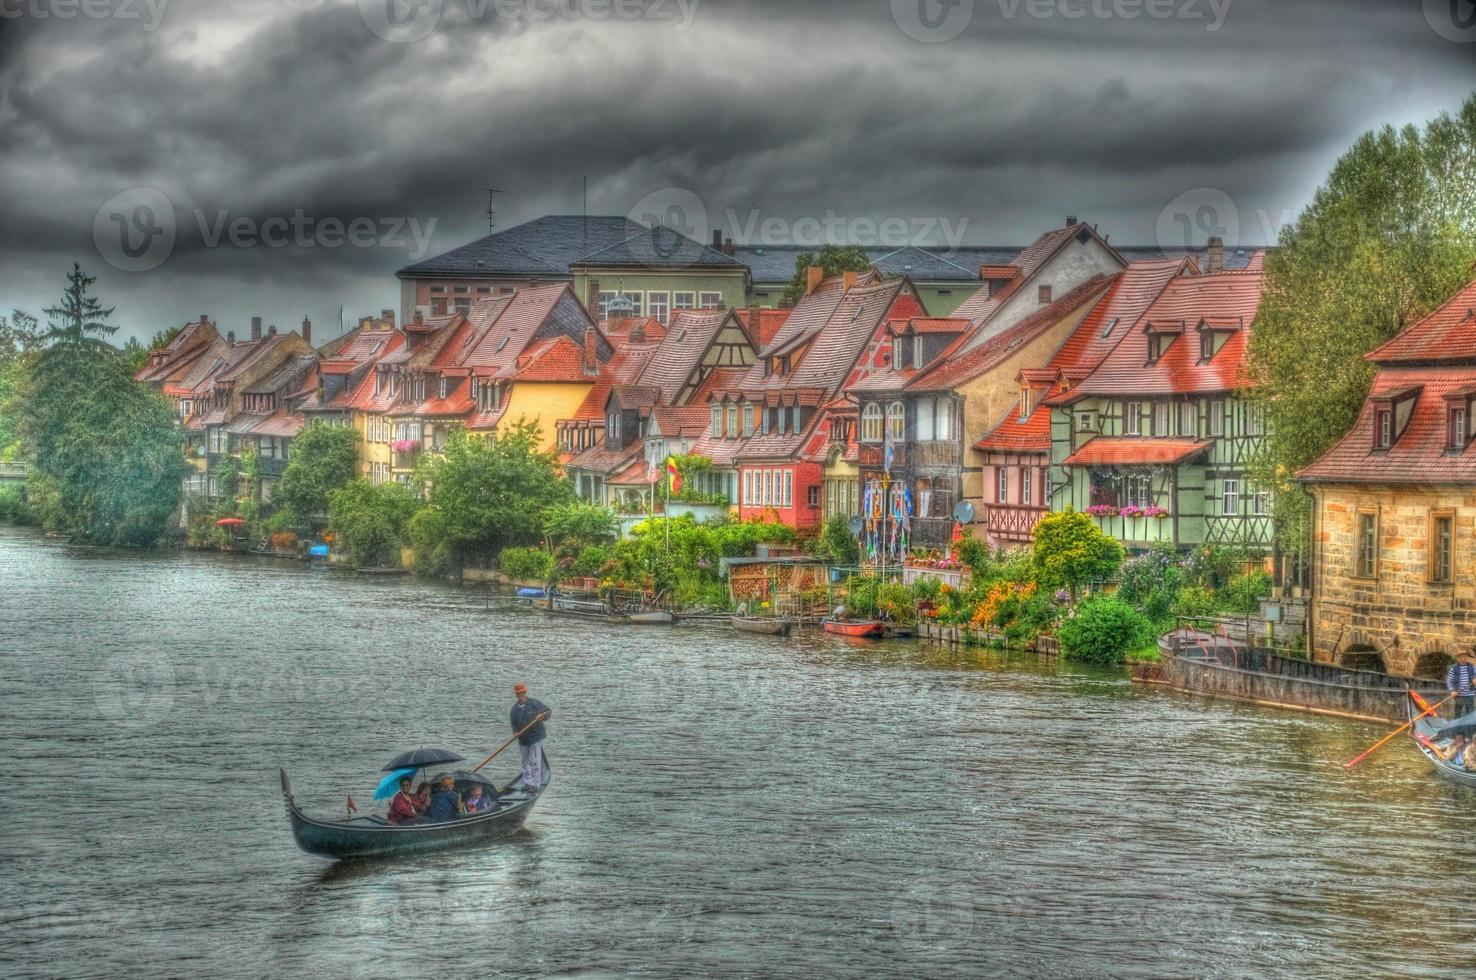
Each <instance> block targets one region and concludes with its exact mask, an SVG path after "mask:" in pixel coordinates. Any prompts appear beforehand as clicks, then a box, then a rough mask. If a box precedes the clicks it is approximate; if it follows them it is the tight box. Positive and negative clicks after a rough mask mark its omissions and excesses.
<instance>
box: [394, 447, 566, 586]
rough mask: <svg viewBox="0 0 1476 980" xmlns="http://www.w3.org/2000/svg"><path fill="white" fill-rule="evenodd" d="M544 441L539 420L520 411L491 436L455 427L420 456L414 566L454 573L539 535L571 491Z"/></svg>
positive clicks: (413, 532) (412, 530) (413, 528)
mask: <svg viewBox="0 0 1476 980" xmlns="http://www.w3.org/2000/svg"><path fill="white" fill-rule="evenodd" d="M542 441H543V439H542V435H541V433H540V430H539V428H538V424H537V423H536V422H530V421H528V420H527V419H520V420H519V421H518V422H517V423H516V424H514V425H513V426H511V427H510V428H509V429H508V430H507V431H505V432H502V433H501V434H500V435H499V436H498V437H497V438H496V439H492V440H484V439H480V438H477V437H475V436H469V435H467V434H465V433H462V432H458V433H456V434H454V435H453V436H452V438H451V440H450V442H448V443H447V444H446V448H445V452H444V453H442V454H439V455H427V456H422V458H421V460H420V463H419V465H418V466H417V468H416V481H417V482H418V483H419V484H420V485H421V486H422V487H424V488H426V490H427V497H428V503H429V506H427V507H426V508H425V510H423V511H421V513H419V514H417V515H416V517H415V520H413V521H412V522H411V525H410V534H411V539H412V541H413V543H414V545H415V552H416V555H415V557H416V564H417V567H418V568H420V569H421V570H422V571H424V572H432V573H442V574H446V573H452V574H454V573H455V572H458V571H459V570H460V569H462V568H465V567H466V566H467V565H470V564H473V563H477V564H484V563H486V562H488V561H489V560H490V559H491V558H492V557H493V556H495V555H496V554H497V553H498V552H500V551H501V550H502V549H503V548H505V547H508V546H509V545H528V544H534V543H536V542H537V541H538V540H539V539H540V538H541V537H542V536H543V520H544V517H545V515H546V514H547V513H548V512H549V511H550V510H551V509H552V508H555V507H558V506H561V505H565V504H569V503H572V502H573V501H574V491H573V490H572V489H571V488H570V486H569V482H568V481H567V480H565V479H564V477H563V474H562V473H561V472H560V470H559V464H558V457H557V456H555V455H554V454H553V453H550V452H544V451H543V450H541V449H540V448H539V446H540V445H541V443H542Z"/></svg>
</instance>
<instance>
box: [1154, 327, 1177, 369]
mask: <svg viewBox="0 0 1476 980" xmlns="http://www.w3.org/2000/svg"><path fill="white" fill-rule="evenodd" d="M1173 345H1174V335H1173V334H1171V333H1154V334H1149V335H1148V363H1150V364H1151V363H1153V362H1154V361H1156V360H1158V359H1159V358H1161V357H1163V355H1164V354H1167V353H1168V349H1169V348H1170V347H1172V346H1173Z"/></svg>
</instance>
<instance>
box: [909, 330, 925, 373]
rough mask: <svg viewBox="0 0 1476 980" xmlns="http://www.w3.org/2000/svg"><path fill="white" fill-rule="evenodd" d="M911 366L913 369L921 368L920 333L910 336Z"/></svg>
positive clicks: (921, 346) (921, 347) (921, 342)
mask: <svg viewBox="0 0 1476 980" xmlns="http://www.w3.org/2000/svg"><path fill="white" fill-rule="evenodd" d="M912 366H913V367H915V368H920V367H922V366H923V339H922V334H920V333H919V334H913V335H912Z"/></svg>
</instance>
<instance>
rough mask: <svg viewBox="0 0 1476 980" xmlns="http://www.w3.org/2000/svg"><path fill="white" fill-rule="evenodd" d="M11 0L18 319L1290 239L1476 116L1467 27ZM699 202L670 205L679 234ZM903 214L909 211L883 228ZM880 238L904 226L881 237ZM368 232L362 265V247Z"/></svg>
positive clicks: (167, 316) (992, 13)
mask: <svg viewBox="0 0 1476 980" xmlns="http://www.w3.org/2000/svg"><path fill="white" fill-rule="evenodd" d="M1451 11H1452V4H1451V0H1425V2H1420V0H1409V2H1388V0H1369V2H1365V3H1356V2H1318V0H1296V2H1289V0H1214V2H1213V3H1211V0H846V2H841V0H836V2H830V0H753V2H743V0H725V2H719V0H232V2H230V3H224V2H206V0H0V202H3V227H0V262H3V272H4V277H3V283H4V285H3V290H0V309H4V310H7V311H8V310H9V309H10V308H11V307H15V306H19V307H21V308H23V309H28V310H31V311H32V312H36V313H38V314H39V312H40V308H41V307H42V306H45V305H48V304H49V303H50V302H51V301H52V300H53V299H54V298H55V297H56V295H57V294H58V293H59V292H60V289H61V286H62V282H63V278H64V274H65V272H66V270H67V269H68V268H69V267H70V263H71V262H72V261H73V260H74V259H75V260H77V261H80V262H81V263H82V264H83V266H84V267H86V268H87V269H89V270H91V271H92V272H94V273H96V274H97V275H98V276H99V283H98V286H97V289H98V291H99V293H100V294H101V295H102V297H103V298H104V299H105V300H106V301H107V302H109V303H112V304H116V306H117V308H118V309H117V314H116V319H117V321H118V322H119V323H120V324H121V325H122V326H123V327H124V332H125V333H131V334H138V335H147V334H150V333H152V332H153V331H155V330H157V329H160V328H162V327H167V326H170V325H176V324H180V323H183V322H185V321H186V320H189V319H193V318H194V317H195V316H196V315H197V314H199V313H201V312H208V313H211V314H212V315H213V316H214V317H215V318H216V319H217V320H218V321H219V322H221V323H222V324H224V325H226V326H228V327H236V328H238V329H244V328H245V324H246V323H247V321H248V318H249V317H250V316H252V315H253V314H259V315H262V316H264V317H266V318H267V320H268V322H275V323H278V324H280V325H281V326H283V327H284V328H286V327H290V326H293V325H295V324H296V323H297V322H298V321H299V320H300V319H301V318H302V316H303V315H304V314H308V315H310V316H311V317H312V318H313V320H314V322H315V323H316V324H319V325H321V326H320V327H319V329H318V330H317V332H316V337H315V339H317V340H319V342H321V341H322V340H325V339H327V338H328V337H329V336H331V335H332V333H333V327H332V325H333V324H334V323H335V321H336V319H337V316H338V308H339V306H340V305H342V306H343V307H344V308H345V310H346V317H347V318H349V319H352V318H353V317H355V316H357V315H360V314H362V313H366V312H370V311H375V310H378V309H380V308H381V307H393V306H398V288H397V284H396V281H395V279H394V276H393V273H394V271H395V270H396V269H397V268H399V267H401V266H403V265H405V264H407V263H409V262H410V261H412V260H415V259H418V258H423V257H427V256H428V255H431V254H435V253H436V252H439V251H444V250H446V249H448V248H452V247H455V246H457V245H460V244H462V243H464V242H466V241H468V240H470V239H472V238H475V237H478V236H480V235H481V234H485V233H486V230H487V219H486V216H485V214H484V210H485V207H486V201H487V194H486V191H485V188H488V187H495V188H498V189H500V190H501V191H502V193H501V194H500V195H498V196H497V199H496V200H497V225H498V226H499V227H508V226H510V225H512V224H515V223H518V222H520V221H522V220H526V219H528V218H532V217H536V216H538V215H540V214H545V213H550V212H559V213H579V212H580V210H581V208H583V207H584V198H583V195H584V187H585V182H586V180H587V182H588V206H589V210H590V212H591V213H605V214H623V213H633V214H635V215H636V216H642V215H645V214H651V213H662V214H679V215H680V216H681V218H682V219H683V220H685V221H686V222H687V223H689V224H690V225H692V226H693V227H696V226H698V225H702V226H711V225H715V224H718V223H721V224H723V225H724V227H725V231H726V232H727V233H728V234H729V235H731V236H733V237H735V238H738V239H739V240H744V239H748V240H764V241H771V242H778V241H782V240H785V239H786V238H797V239H799V240H801V241H803V242H806V243H808V242H809V241H811V240H813V239H814V238H815V237H817V236H827V235H829V236H835V235H838V236H840V237H849V238H853V239H859V240H861V241H862V242H863V243H865V244H871V243H873V242H876V243H888V242H894V241H897V240H899V239H901V240H931V241H935V242H943V241H948V240H962V241H965V242H968V243H972V244H1024V243H1027V242H1029V241H1030V240H1031V239H1033V238H1034V237H1035V236H1036V235H1037V234H1039V233H1040V232H1041V231H1043V230H1045V229H1047V228H1049V227H1052V226H1054V225H1057V224H1059V223H1060V222H1061V221H1062V220H1063V218H1064V217H1065V216H1066V215H1067V214H1075V215H1080V216H1081V217H1082V218H1084V219H1086V220H1089V221H1092V222H1095V223H1097V224H1098V225H1099V227H1100V228H1101V229H1102V231H1104V232H1106V233H1109V234H1110V235H1111V237H1112V240H1113V241H1114V242H1117V243H1128V244H1136V243H1144V244H1151V243H1153V242H1155V241H1162V240H1164V239H1165V238H1168V239H1169V240H1170V241H1171V240H1172V239H1173V238H1175V237H1176V236H1182V235H1183V234H1184V233H1186V231H1187V232H1188V233H1190V234H1192V235H1195V236H1197V237H1198V236H1202V234H1204V233H1206V229H1207V228H1209V227H1213V228H1215V229H1218V230H1222V231H1224V230H1228V231H1229V232H1230V238H1231V239H1232V240H1233V241H1238V242H1239V243H1242V244H1256V243H1260V242H1263V241H1266V240H1267V239H1268V238H1274V236H1275V231H1276V227H1277V226H1278V225H1279V224H1280V223H1283V222H1285V221H1287V220H1289V219H1290V218H1291V217H1292V216H1294V215H1295V214H1296V212H1297V211H1298V210H1299V209H1300V208H1301V207H1302V206H1303V205H1304V204H1305V203H1306V201H1307V200H1308V199H1309V197H1310V195H1311V193H1312V191H1313V190H1314V189H1315V188H1316V186H1317V184H1318V183H1319V182H1320V180H1321V179H1322V176H1323V175H1324V174H1325V173H1326V171H1327V169H1328V167H1329V166H1330V165H1331V163H1332V162H1333V160H1334V159H1336V157H1337V156H1338V154H1339V153H1340V152H1341V151H1342V150H1343V149H1345V148H1346V147H1347V145H1348V144H1349V143H1350V142H1351V141H1352V140H1353V139H1355V138H1356V137H1357V136H1358V135H1359V134H1360V133H1361V132H1363V131H1365V130H1368V129H1371V128H1374V127H1377V126H1380V125H1383V124H1385V123H1390V124H1394V125H1402V124H1405V123H1422V122H1424V121H1426V120H1427V119H1429V118H1430V117H1432V116H1434V115H1436V114H1437V113H1439V112H1441V111H1453V110H1455V109H1456V108H1457V107H1458V106H1459V105H1460V103H1461V102H1462V100H1463V99H1464V98H1465V97H1466V96H1467V95H1468V94H1469V93H1470V92H1471V91H1472V90H1473V89H1476V43H1473V42H1476V26H1470V27H1467V26H1465V25H1464V24H1463V23H1461V21H1460V18H1461V17H1463V16H1465V15H1468V14H1469V15H1471V16H1473V17H1476V6H1473V4H1472V2H1471V0H1455V4H1454V11H1455V17H1454V18H1453V17H1452V13H1451ZM674 207H675V208H677V209H678V210H675V211H674V210H673V208H674ZM887 219H890V221H888V220H887ZM882 222H886V223H885V224H882ZM349 238H352V241H347V240H346V239H349Z"/></svg>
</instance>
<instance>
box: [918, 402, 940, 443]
mask: <svg viewBox="0 0 1476 980" xmlns="http://www.w3.org/2000/svg"><path fill="white" fill-rule="evenodd" d="M933 402H934V400H933V399H932V398H919V399H918V400H917V403H916V404H917V408H916V411H917V441H918V442H932V441H933V440H934V439H936V438H937V436H936V435H935V426H936V424H937V423H936V422H935V421H934V419H935V416H934V414H933Z"/></svg>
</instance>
